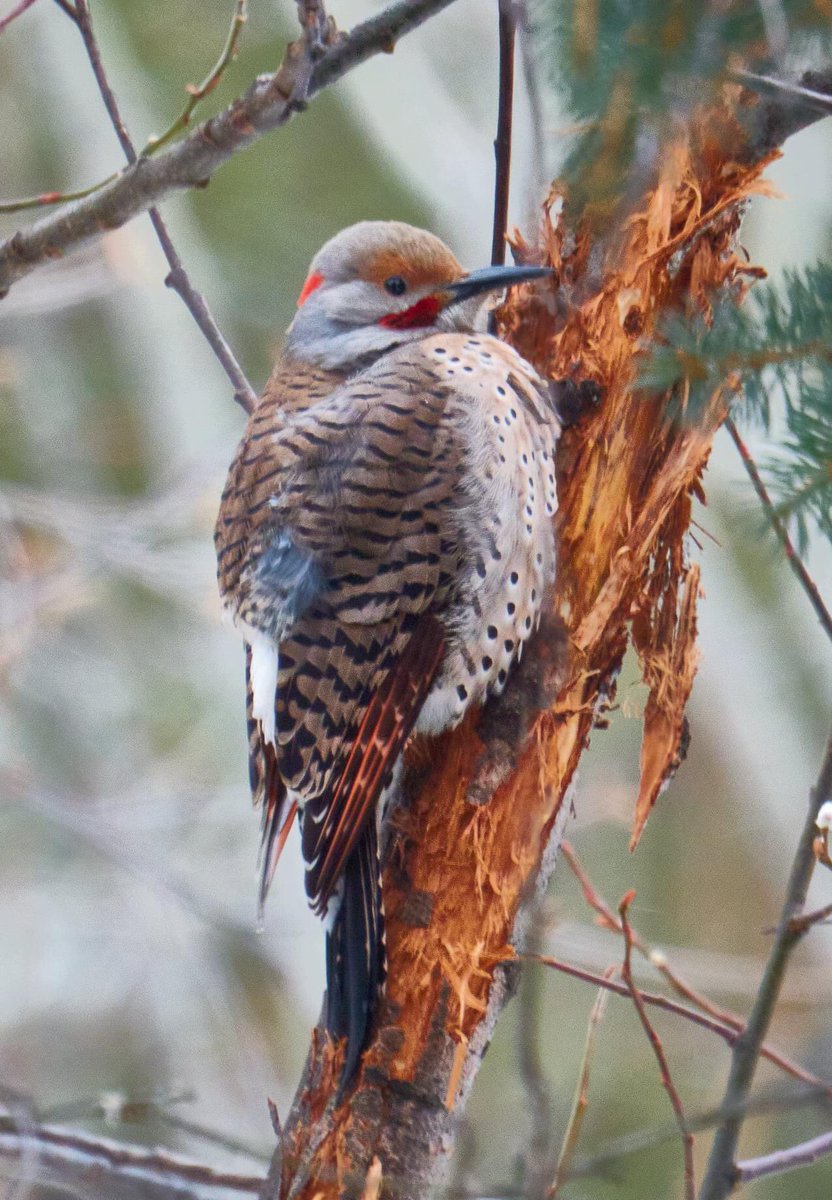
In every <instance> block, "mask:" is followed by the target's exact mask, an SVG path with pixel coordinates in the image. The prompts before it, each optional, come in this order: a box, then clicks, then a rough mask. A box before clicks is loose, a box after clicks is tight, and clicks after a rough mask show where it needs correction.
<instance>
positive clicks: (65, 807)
mask: <svg viewBox="0 0 832 1200" xmlns="http://www.w3.org/2000/svg"><path fill="white" fill-rule="evenodd" d="M0 790H2V794H3V797H4V799H5V800H6V802H8V801H10V800H12V801H17V802H18V803H20V804H23V805H25V806H26V808H27V809H28V810H29V811H30V812H33V813H36V814H37V815H38V816H39V817H41V818H42V819H44V820H46V821H48V822H49V823H50V824H52V825H56V826H58V827H59V828H61V829H63V830H64V831H66V832H67V833H69V834H71V836H72V837H73V838H75V839H76V840H78V841H79V842H82V843H83V844H84V845H85V846H86V847H87V848H88V849H89V850H92V851H94V852H95V853H96V854H98V855H101V856H102V857H103V858H105V859H106V860H107V861H108V862H110V863H112V864H113V865H114V866H117V867H118V868H120V869H121V870H123V871H126V872H127V873H129V874H130V875H132V876H133V877H134V878H135V879H137V880H138V881H139V882H140V883H142V884H144V885H146V886H151V887H153V888H155V889H157V890H159V891H163V892H165V893H167V894H168V895H169V896H171V897H172V898H173V899H174V900H175V901H176V902H177V904H179V905H180V906H181V908H182V909H183V911H185V912H187V913H189V914H190V915H191V916H193V917H195V918H196V919H197V920H199V921H203V922H204V923H205V924H206V925H207V926H208V927H209V928H212V929H215V930H217V931H218V932H219V933H221V934H223V935H226V936H229V937H234V938H236V939H238V941H239V942H240V943H241V944H244V945H245V946H246V947H247V948H248V949H249V951H250V953H251V954H252V955H253V956H254V957H256V958H257V959H258V960H259V961H261V962H262V963H263V964H264V965H265V966H266V967H267V968H268V969H269V970H270V971H271V972H273V973H274V974H275V975H276V976H277V975H279V974H280V970H281V969H280V967H279V966H278V965H277V964H276V962H275V961H274V959H272V958H270V957H269V955H268V952H267V949H266V944H265V943H264V940H263V939H262V938H258V937H257V935H256V933H255V932H254V929H253V927H252V926H249V925H248V924H246V923H244V922H241V921H237V920H236V919H235V918H234V917H233V916H232V915H231V914H229V913H226V912H224V911H223V910H222V909H221V908H219V907H218V906H217V905H216V904H215V903H214V902H213V901H212V900H210V899H209V898H207V897H206V896H201V895H199V894H198V893H197V892H195V891H194V890H193V889H192V888H191V887H190V886H189V885H188V884H187V883H186V882H185V881H184V880H183V879H180V878H178V877H176V876H175V875H173V874H171V873H170V872H169V871H168V870H167V869H166V867H165V864H164V863H163V862H161V861H160V859H159V855H158V853H156V852H149V851H145V850H144V849H143V848H141V847H138V846H135V845H132V846H131V845H129V843H125V840H124V838H123V837H121V836H119V834H118V832H117V831H116V830H115V829H112V830H108V829H107V826H106V823H104V822H102V821H101V820H100V819H98V818H97V817H96V818H89V817H88V816H86V815H85V814H84V812H83V811H81V808H82V806H81V805H80V804H72V803H71V802H70V801H69V800H68V799H67V798H66V797H65V796H61V795H58V794H57V793H55V792H52V791H49V790H48V789H47V788H46V787H44V786H42V785H39V784H37V783H35V782H34V781H31V780H30V779H29V778H28V777H27V776H26V775H24V774H23V772H21V771H14V770H10V769H8V768H6V767H3V766H0Z"/></svg>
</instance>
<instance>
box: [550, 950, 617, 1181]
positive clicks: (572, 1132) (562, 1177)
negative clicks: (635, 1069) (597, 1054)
mask: <svg viewBox="0 0 832 1200" xmlns="http://www.w3.org/2000/svg"><path fill="white" fill-rule="evenodd" d="M614 971H615V968H614V967H608V968H607V970H606V971H605V972H604V978H605V979H609V978H611V977H612V974H613V972H614ZM607 998H608V993H607V992H605V991H604V990H603V989H599V991H598V995H597V996H596V997H595V1003H594V1004H593V1005H592V1009H591V1010H590V1014H589V1021H588V1022H587V1029H586V1038H585V1040H584V1050H583V1055H582V1056H581V1066H580V1071H579V1073H578V1084H577V1086H576V1088H575V1096H574V1099H573V1101H572V1111H571V1112H570V1114H569V1120H568V1122H567V1124H566V1132H565V1133H564V1135H563V1144H562V1145H561V1150H560V1156H559V1158H558V1165H557V1169H556V1171H555V1181H554V1183H553V1184H552V1186H551V1188H550V1189H549V1196H550V1197H552V1198H554V1197H555V1196H557V1194H558V1192H559V1191H560V1189H561V1188H562V1187H563V1185H564V1184H565V1183H566V1181H567V1179H568V1178H569V1175H570V1172H571V1168H572V1158H573V1156H574V1154H575V1147H576V1146H577V1144H578V1138H579V1137H580V1134H581V1126H582V1125H583V1121H584V1116H585V1115H586V1110H587V1105H588V1103H589V1101H588V1094H589V1074H590V1065H591V1063H592V1056H593V1053H594V1051H595V1039H596V1035H597V1032H598V1026H599V1025H600V1024H601V1021H602V1020H603V1019H604V1012H605V1010H606V1002H607Z"/></svg>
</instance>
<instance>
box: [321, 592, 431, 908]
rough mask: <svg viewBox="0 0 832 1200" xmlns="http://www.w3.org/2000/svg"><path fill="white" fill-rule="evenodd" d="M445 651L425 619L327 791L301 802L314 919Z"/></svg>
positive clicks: (374, 697) (375, 695)
mask: <svg viewBox="0 0 832 1200" xmlns="http://www.w3.org/2000/svg"><path fill="white" fill-rule="evenodd" d="M444 649H445V646H444V633H443V629H442V625H441V623H440V622H439V621H438V620H437V619H436V618H435V617H432V616H431V615H430V614H429V613H428V614H425V615H424V616H422V617H420V618H418V620H417V621H416V623H415V626H414V628H413V629H412V631H410V632H409V633H408V635H407V641H406V642H405V643H404V646H403V649H402V651H401V653H400V654H399V655H398V657H397V658H396V659H395V660H394V661H393V663H392V665H391V666H390V668H389V669H388V670H387V672H386V674H385V675H384V676H383V678H382V679H381V680H380V681H379V683H378V684H377V686H376V687H375V689H374V691H373V692H372V694H371V696H370V697H369V703H368V704H367V705H366V707H364V706H363V705H360V706H357V713H361V721H360V724H359V725H358V728H357V730H355V732H354V736H353V737H352V739H351V745H350V744H349V743H346V744H343V743H342V746H341V747H340V750H341V752H340V753H339V754H338V765H337V767H336V768H335V770H334V771H333V772H332V773H331V775H330V779H331V783H330V786H329V787H328V788H327V789H326V790H325V791H324V792H322V793H321V794H320V795H319V796H316V797H314V798H311V799H309V800H308V801H307V803H306V806H305V808H304V812H303V856H304V859H305V860H306V863H307V868H306V870H307V879H306V887H307V892H308V894H309V896H310V899H312V900H313V901H314V905H315V909H316V911H318V912H319V913H323V912H325V910H326V907H327V904H328V902H329V899H330V897H331V896H332V894H333V892H334V890H335V886H336V883H337V881H338V878H339V877H340V875H341V872H342V871H343V869H344V866H345V864H346V862H347V859H348V858H349V856H350V854H351V853H352V852H353V850H354V848H355V845H356V843H357V841H358V838H359V835H360V833H361V830H362V829H363V827H364V825H365V823H366V822H367V821H369V820H375V809H376V803H377V801H378V798H379V796H380V795H381V793H382V791H383V789H384V788H385V787H386V785H387V784H388V783H389V781H390V777H391V773H392V771H393V768H394V766H395V763H396V761H397V759H398V757H399V754H400V753H401V751H402V749H403V748H404V744H405V742H406V740H407V738H408V736H409V734H410V731H411V730H412V728H413V725H414V723H415V721H416V718H417V717H418V715H419V711H420V709H421V707H422V704H423V703H424V701H425V697H426V696H427V694H428V692H429V691H430V688H431V684H432V683H433V680H434V678H435V677H436V672H437V670H438V669H439V664H440V663H441V661H442V656H443V654H444ZM362 710H363V711H362ZM345 745H349V749H348V752H346V753H344V748H345Z"/></svg>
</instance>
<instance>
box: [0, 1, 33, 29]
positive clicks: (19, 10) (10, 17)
mask: <svg viewBox="0 0 832 1200" xmlns="http://www.w3.org/2000/svg"><path fill="white" fill-rule="evenodd" d="M34 3H35V0H20V3H19V4H17V5H16V6H15V7H14V8H13V9H12V11H11V12H10V13H7V14H6V16H5V17H0V33H2V32H3V30H4V29H5V28H6V26H7V25H11V23H12V21H14V20H15V19H16V18H17V17H19V16H21V15H22V14H23V13H25V11H26V9H27V8H31V7H32V5H33V4H34Z"/></svg>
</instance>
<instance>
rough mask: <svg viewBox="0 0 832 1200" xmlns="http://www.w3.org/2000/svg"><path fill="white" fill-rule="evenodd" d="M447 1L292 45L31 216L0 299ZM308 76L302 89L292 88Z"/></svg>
mask: <svg viewBox="0 0 832 1200" xmlns="http://www.w3.org/2000/svg"><path fill="white" fill-rule="evenodd" d="M453 2H454V0H394V3H392V4H390V5H389V6H388V7H387V8H385V9H383V10H382V11H381V12H380V13H378V14H376V15H375V16H373V17H370V18H369V19H368V20H366V21H364V22H362V24H360V25H358V26H356V27H355V28H354V29H353V30H351V31H350V32H349V33H348V34H346V35H344V36H343V37H333V38H332V40H331V41H330V43H329V45H328V46H327V47H326V49H325V50H324V52H323V53H322V54H321V55H320V57H318V58H317V59H316V60H315V61H314V63H310V61H309V59H310V56H309V52H308V49H307V44H306V40H305V39H301V41H299V42H294V43H292V44H291V45H290V46H289V47H288V48H287V51H286V54H285V56H284V59H283V63H282V65H281V66H280V68H279V69H278V70H277V71H276V72H274V73H273V74H271V75H264V76H261V77H259V78H258V79H256V80H255V81H254V83H253V84H252V85H251V87H250V88H249V89H248V91H247V92H246V93H245V95H243V96H241V97H238V98H237V99H236V100H234V101H232V103H231V104H230V105H228V107H227V108H225V109H224V110H223V111H222V112H220V113H219V114H217V116H215V117H212V118H210V119H209V120H207V121H204V122H203V123H202V124H201V125H199V126H198V127H197V128H196V129H194V130H193V132H192V133H190V134H189V135H188V136H187V137H185V138H183V139H182V140H181V141H179V142H176V143H174V145H172V146H169V147H165V148H164V149H163V150H162V151H161V152H160V153H159V154H157V155H154V156H153V157H152V158H139V159H138V160H137V161H135V162H133V163H132V164H131V165H130V166H128V167H127V168H126V169H125V170H124V171H123V172H122V173H121V174H120V175H119V176H118V177H117V178H116V179H115V180H113V182H112V183H109V184H107V186H106V187H103V188H101V190H100V191H98V192H97V193H96V194H95V195H94V196H90V197H88V198H87V199H86V200H79V201H76V202H75V203H74V204H72V205H71V206H70V207H69V208H68V209H67V210H65V211H64V210H61V211H59V212H58V213H55V214H52V215H49V216H47V217H43V218H41V219H40V220H39V221H36V222H35V223H34V224H33V225H31V226H29V228H27V229H25V230H20V231H18V232H17V233H16V234H14V235H13V236H12V237H11V238H9V239H7V240H6V241H5V242H3V243H2V244H0V296H2V295H4V294H5V293H6V292H8V290H9V288H10V287H11V286H12V284H14V283H15V282H16V281H17V280H18V279H22V278H23V277H24V276H25V275H28V274H30V272H32V271H33V270H35V269H36V268H38V267H41V266H43V265H44V264H45V263H46V262H49V261H52V260H54V259H55V258H60V257H62V256H63V255H64V254H66V253H67V252H69V251H72V250H74V249H76V248H77V247H78V246H80V245H82V244H83V243H84V242H86V241H88V240H89V239H90V238H94V237H98V236H100V235H101V234H102V233H104V232H106V231H108V230H111V229H118V228H120V227H121V226H122V225H124V224H125V223H126V222H127V221H129V220H131V219H132V218H133V217H136V216H138V215H139V214H140V213H142V212H145V211H146V210H147V209H148V208H152V207H153V206H154V205H156V204H158V203H159V202H160V201H162V200H163V199H164V198H165V197H166V196H169V195H171V193H172V192H175V191H181V190H185V189H189V188H195V187H204V186H205V184H206V183H207V181H208V180H209V179H210V177H211V176H212V175H213V173H214V172H215V171H216V170H217V169H218V168H219V167H221V166H222V165H223V164H224V163H226V162H228V160H229V159H230V158H232V157H233V156H234V155H235V154H238V153H239V152H240V151H241V150H243V149H245V148H246V147H248V146H250V145H251V144H252V143H253V142H255V141H256V140H257V139H258V138H260V137H262V136H263V135H264V134H265V133H268V132H270V131H271V130H273V129H277V128H279V127H280V126H281V125H285V124H286V122H287V121H289V120H290V119H291V117H292V116H294V114H295V112H297V111H298V110H299V109H301V108H303V107H304V105H305V103H306V99H307V98H311V97H313V96H316V95H317V94H318V93H319V92H321V91H323V90H324V89H325V88H327V87H329V86H330V85H331V84H333V83H335V82H336V81H337V80H338V79H340V78H341V77H342V76H344V75H346V74H347V72H348V71H351V70H353V69H354V68H355V67H357V66H359V65H361V64H362V63H364V62H366V61H367V59H369V58H372V57H374V56H375V55H377V54H381V53H389V52H390V51H391V50H392V49H393V48H394V46H395V44H396V42H397V41H398V39H399V38H401V37H404V36H405V35H406V34H408V33H410V32H411V31H412V30H414V29H416V28H418V26H420V25H421V24H423V23H424V22H425V21H427V20H428V19H429V18H430V17H432V16H434V15H435V14H436V13H438V12H440V11H441V10H442V9H444V8H447V7H448V6H449V5H450V4H452V3H453ZM305 80H308V86H306V87H299V86H298V85H299V84H302V83H303V82H305Z"/></svg>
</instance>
